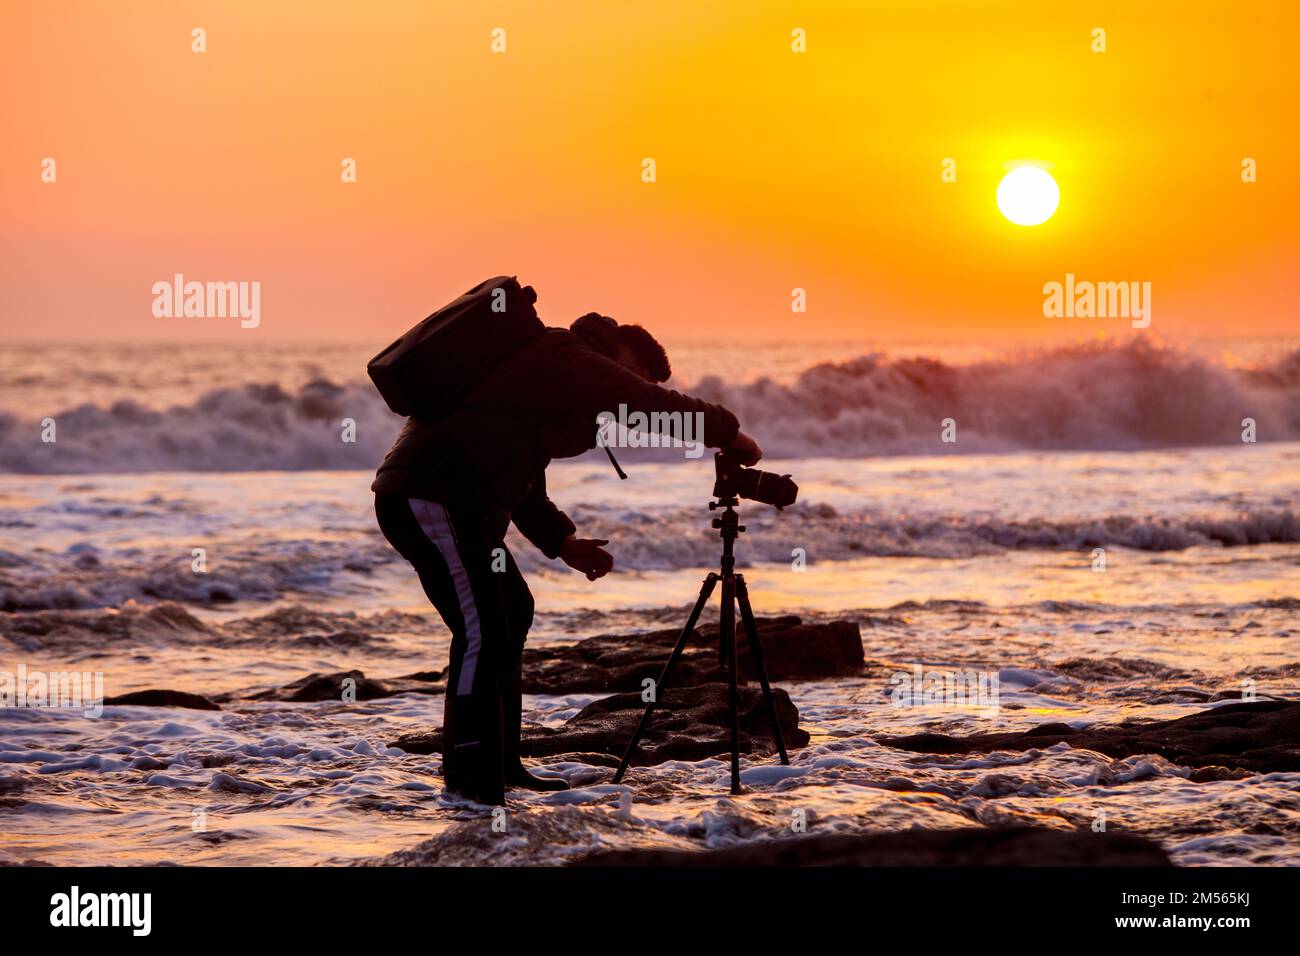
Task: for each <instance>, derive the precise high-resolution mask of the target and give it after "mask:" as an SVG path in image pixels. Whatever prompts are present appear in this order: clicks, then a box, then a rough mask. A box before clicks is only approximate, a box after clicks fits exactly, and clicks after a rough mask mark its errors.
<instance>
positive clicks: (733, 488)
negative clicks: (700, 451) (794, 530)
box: [713, 451, 799, 508]
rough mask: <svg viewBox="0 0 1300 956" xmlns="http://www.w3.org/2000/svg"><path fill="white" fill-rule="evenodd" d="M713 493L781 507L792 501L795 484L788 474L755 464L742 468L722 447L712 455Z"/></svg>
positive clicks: (796, 494) (796, 489)
mask: <svg viewBox="0 0 1300 956" xmlns="http://www.w3.org/2000/svg"><path fill="white" fill-rule="evenodd" d="M713 470H714V474H715V476H716V477H715V478H714V481H713V497H715V498H748V499H749V500H750V501H757V502H760V503H761V504H765V505H773V506H774V507H777V508H785V507H787V506H788V505H792V504H794V499H795V498H796V497H797V496H798V494H799V486H798V485H796V484H795V483H794V482H793V481H791V480H790V476H789V475H777V474H773V473H772V472H770V471H759V470H758V469H757V468H746V467H745V466H744V465H742V464H741V463H740V462H739V461H737V460H736V459H735V457H734V456H732V455H729V454H728V453H727V452H725V451H720V452H716V453H715V454H714V456H713Z"/></svg>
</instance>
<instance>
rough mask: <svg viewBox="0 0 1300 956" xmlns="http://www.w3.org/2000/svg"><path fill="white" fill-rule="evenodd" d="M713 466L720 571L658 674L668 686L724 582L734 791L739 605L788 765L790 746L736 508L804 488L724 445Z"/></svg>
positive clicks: (647, 714)
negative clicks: (739, 546) (739, 542)
mask: <svg viewBox="0 0 1300 956" xmlns="http://www.w3.org/2000/svg"><path fill="white" fill-rule="evenodd" d="M713 467H714V470H715V473H716V476H717V477H716V478H715V480H714V483H713V497H714V498H716V499H717V500H716V501H710V502H709V510H710V511H720V512H721V514H720V515H719V516H718V517H716V518H714V519H713V520H712V522H711V523H712V525H713V527H715V528H717V529H718V537H720V538H721V539H722V561H721V563H720V566H719V569H718V570H717V571H710V572H709V573H708V575H706V576H705V578H704V583H703V584H702V585H701V586H700V596H699V597H698V598H696V600H695V607H693V608H692V609H691V614H690V617H688V618H687V619H686V626H685V627H684V628H682V632H681V634H680V636H678V638H677V643H676V645H674V646H673V651H672V653H671V654H670V655H669V656H668V662H667V663H666V664H664V669H663V672H662V673H661V674H660V675H659V680H658V681H657V682H656V683H655V687H658V688H665V687H667V686H668V678H669V676H670V675H671V674H672V672H673V667H674V666H676V664H677V661H678V660H679V659H680V658H681V656H682V651H683V650H684V649H685V648H686V642H687V641H688V640H690V638H691V635H692V634H694V633H695V625H696V624H697V623H698V622H699V620H700V614H701V613H703V611H704V606H705V605H706V604H707V603H708V602H709V598H710V597H712V595H713V590H714V588H715V587H716V586H717V585H718V584H719V583H721V584H722V609H721V616H720V620H719V623H718V664H719V667H720V668H721V670H722V671H724V672H725V673H726V675H727V698H728V706H729V709H730V711H731V728H730V729H731V792H732V793H740V792H741V790H740V717H739V713H738V710H739V703H738V702H739V697H738V694H739V690H738V683H739V679H740V675H739V668H738V665H737V659H736V611H737V610H739V611H740V626H741V629H742V631H743V632H744V636H745V641H746V643H747V644H748V645H749V653H750V657H751V658H752V659H753V662H754V669H755V670H756V671H757V672H758V681H759V683H760V684H761V685H762V688H763V704H764V707H765V708H766V710H767V719H768V722H769V724H770V725H771V727H772V737H773V740H774V741H775V742H776V751H777V753H778V754H780V756H781V763H783V764H785V765H787V766H788V765H789V763H790V755H789V754H787V753H786V752H785V740H784V738H783V737H782V735H781V721H780V719H779V718H778V717H777V714H776V702H775V701H774V699H773V697H772V687H771V684H770V683H769V682H768V679H767V665H766V664H764V663H763V645H762V643H761V642H760V641H759V637H758V624H757V623H756V622H755V620H754V609H753V608H752V607H750V604H749V587H748V586H747V585H746V584H745V576H744V575H743V574H740V573H739V572H737V571H736V553H735V545H736V539H737V538H738V537H739V536H740V533H741V532H742V531H744V530H745V526H744V525H743V524H741V523H740V521H739V518H740V516H739V515H738V514H736V508H737V507H738V506H739V505H740V499H741V498H748V499H749V500H751V501H758V502H761V503H763V504H765V505H774V506H776V507H777V508H784V507H786V506H787V505H792V504H794V499H795V497H796V496H797V495H798V494H799V486H798V485H796V484H795V483H794V482H793V481H791V480H790V476H789V475H774V474H772V473H771V472H770V471H759V470H758V469H757V468H746V467H745V466H744V465H742V464H741V463H740V462H739V461H738V460H736V458H735V457H733V456H732V455H728V454H727V453H726V452H723V451H720V452H717V453H716V454H715V455H714V456H713ZM658 701H659V698H658V697H657V696H651V698H650V700H649V701H648V702H647V703H646V707H645V711H644V712H643V713H642V714H641V721H640V722H639V723H638V724H637V726H636V730H635V731H634V732H633V734H632V740H631V742H629V743H628V745H627V750H625V751H624V752H623V759H622V760H621V761H619V765H618V770H616V771H615V772H614V783H622V781H623V775H624V774H625V773H627V768H628V767H629V766H631V764H632V757H633V755H634V754H635V753H636V748H637V745H638V744H639V743H640V742H641V737H642V736H643V735H644V734H645V731H646V728H647V727H649V726H650V718H651V717H652V716H654V712H655V708H656V707H657V706H658Z"/></svg>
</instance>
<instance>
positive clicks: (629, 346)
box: [569, 312, 672, 382]
mask: <svg viewBox="0 0 1300 956" xmlns="http://www.w3.org/2000/svg"><path fill="white" fill-rule="evenodd" d="M569 328H570V330H572V331H573V332H575V333H577V334H578V335H580V336H582V338H583V340H584V341H586V343H587V344H588V345H590V346H591V347H592V348H593V349H595V350H596V351H597V352H599V353H600V354H601V355H603V356H605V357H606V358H608V359H612V360H613V361H615V362H617V363H618V364H619V365H622V366H623V367H624V368H626V369H628V370H629V371H631V372H633V373H635V374H636V375H639V376H640V377H641V378H643V379H645V380H646V381H647V382H666V381H668V377H669V376H670V375H672V366H671V365H669V363H668V353H667V352H665V351H664V347H663V346H662V345H660V344H659V342H658V340H656V339H655V337H654V336H653V335H651V334H650V333H649V332H648V331H646V330H645V329H644V328H643V327H641V326H639V325H619V324H618V323H617V322H615V321H614V320H613V319H611V318H610V317H609V316H607V315H600V314H599V313H597V312H588V313H587V314H586V315H584V316H582V318H580V319H576V320H575V321H574V323H573V324H572V325H571V326H569Z"/></svg>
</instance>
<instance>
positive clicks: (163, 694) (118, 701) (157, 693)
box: [104, 689, 221, 710]
mask: <svg viewBox="0 0 1300 956" xmlns="http://www.w3.org/2000/svg"><path fill="white" fill-rule="evenodd" d="M104 706H105V707H185V708H188V709H189V710H220V709H221V706H220V705H219V704H216V703H214V702H213V701H211V700H209V699H208V698H206V697H204V696H203V695H201V694H187V693H186V692H185V691H183V690H157V689H150V690H136V691H132V692H131V693H129V694H119V695H117V696H116V697H105V698H104Z"/></svg>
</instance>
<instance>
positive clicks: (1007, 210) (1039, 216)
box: [998, 166, 1061, 226]
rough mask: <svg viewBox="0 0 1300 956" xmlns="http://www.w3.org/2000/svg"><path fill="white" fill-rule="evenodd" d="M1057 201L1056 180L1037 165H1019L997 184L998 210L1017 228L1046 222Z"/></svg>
mask: <svg viewBox="0 0 1300 956" xmlns="http://www.w3.org/2000/svg"><path fill="white" fill-rule="evenodd" d="M1060 201H1061V190H1060V189H1058V188H1057V186H1056V180H1055V179H1053V178H1052V175H1051V173H1049V172H1047V170H1045V169H1039V168H1038V167H1037V166H1019V167H1017V168H1015V169H1013V170H1011V172H1009V173H1007V174H1006V175H1005V176H1003V177H1002V182H1000V183H998V208H999V209H1000V210H1002V215H1004V216H1006V217H1007V218H1008V219H1010V220H1011V221H1012V222H1014V223H1015V224H1016V225H1017V226H1037V225H1038V224H1039V223H1044V222H1047V220H1049V219H1051V218H1052V213H1054V212H1056V207H1057V205H1058V204H1059V203H1060Z"/></svg>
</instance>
